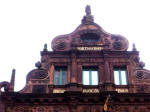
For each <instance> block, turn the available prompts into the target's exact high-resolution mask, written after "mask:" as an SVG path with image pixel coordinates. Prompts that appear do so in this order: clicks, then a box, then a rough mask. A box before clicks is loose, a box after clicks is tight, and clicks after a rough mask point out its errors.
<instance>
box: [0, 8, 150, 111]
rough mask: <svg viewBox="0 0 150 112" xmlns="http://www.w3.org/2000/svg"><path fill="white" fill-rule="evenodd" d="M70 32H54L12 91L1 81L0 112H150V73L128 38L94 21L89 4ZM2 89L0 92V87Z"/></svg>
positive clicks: (12, 84)
mask: <svg viewBox="0 0 150 112" xmlns="http://www.w3.org/2000/svg"><path fill="white" fill-rule="evenodd" d="M85 12H86V15H85V16H84V17H83V19H82V22H81V24H80V25H79V26H78V27H77V28H76V29H75V30H74V31H73V32H72V33H70V34H67V35H61V36H57V37H55V38H54V39H53V41H52V43H51V45H52V49H53V51H48V49H47V45H46V44H45V45H44V49H43V51H42V52H41V61H40V62H37V63H36V64H35V65H36V67H37V68H36V69H34V70H32V71H30V72H29V73H28V74H27V77H26V85H25V87H24V88H23V89H22V90H20V91H19V92H15V91H14V82H15V70H13V71H12V77H11V81H10V82H6V81H4V82H1V83H0V112H103V111H107V112H150V71H149V70H146V69H144V66H145V64H144V63H143V62H142V61H140V58H139V52H138V51H137V50H136V47H135V45H133V48H132V51H127V49H128V46H129V43H128V40H127V39H126V38H125V37H123V36H121V35H116V34H110V33H107V32H105V31H104V30H103V29H102V27H101V26H99V25H98V24H96V23H94V17H93V16H92V14H91V9H90V6H86V10H85ZM2 88H4V91H2V90H1V89H2Z"/></svg>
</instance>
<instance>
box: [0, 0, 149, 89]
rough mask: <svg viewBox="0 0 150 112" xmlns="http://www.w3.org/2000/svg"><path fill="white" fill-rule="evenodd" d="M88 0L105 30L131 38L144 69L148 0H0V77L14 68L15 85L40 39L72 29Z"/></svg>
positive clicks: (6, 76)
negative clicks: (138, 52)
mask: <svg viewBox="0 0 150 112" xmlns="http://www.w3.org/2000/svg"><path fill="white" fill-rule="evenodd" d="M87 4H89V5H91V10H92V15H93V16H94V19H95V22H96V23H97V24H99V25H100V26H101V27H102V28H103V29H104V30H105V31H106V32H109V33H112V34H120V35H123V36H125V37H126V38H127V39H128V40H129V44H130V48H129V50H131V46H132V43H135V44H136V47H137V49H138V50H139V51H140V58H141V60H142V61H144V62H145V63H146V67H145V68H147V69H150V51H149V49H150V31H149V30H150V0H0V52H1V55H0V81H9V80H10V77H11V71H12V69H13V68H15V69H16V83H15V84H16V86H15V90H16V91H18V90H20V89H22V88H23V87H24V85H25V81H26V75H27V74H28V73H29V71H31V70H32V69H34V68H35V66H34V65H35V63H36V62H37V61H39V60H40V51H41V50H42V49H43V46H44V43H47V44H48V49H49V50H51V40H52V39H53V38H54V37H55V36H58V35H62V34H68V33H71V32H72V31H74V30H75V29H76V28H77V26H78V25H79V24H80V23H81V19H82V17H83V16H84V15H85V6H86V5H87Z"/></svg>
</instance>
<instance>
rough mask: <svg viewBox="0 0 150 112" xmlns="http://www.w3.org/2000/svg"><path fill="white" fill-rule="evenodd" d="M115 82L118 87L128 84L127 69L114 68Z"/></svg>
mask: <svg viewBox="0 0 150 112" xmlns="http://www.w3.org/2000/svg"><path fill="white" fill-rule="evenodd" d="M114 81H115V82H114V83H115V84H116V85H127V84H128V80H127V70H126V67H114Z"/></svg>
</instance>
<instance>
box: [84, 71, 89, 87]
mask: <svg viewBox="0 0 150 112" xmlns="http://www.w3.org/2000/svg"><path fill="white" fill-rule="evenodd" d="M83 84H84V85H89V84H90V82H89V71H83Z"/></svg>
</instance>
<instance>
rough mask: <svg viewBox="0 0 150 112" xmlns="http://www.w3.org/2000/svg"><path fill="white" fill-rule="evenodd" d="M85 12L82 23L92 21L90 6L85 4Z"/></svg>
mask: <svg viewBox="0 0 150 112" xmlns="http://www.w3.org/2000/svg"><path fill="white" fill-rule="evenodd" d="M85 13H86V15H85V16H84V17H83V19H82V23H83V24H88V23H93V22H94V18H93V16H92V15H91V7H90V6H89V5H87V6H86V8H85Z"/></svg>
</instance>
